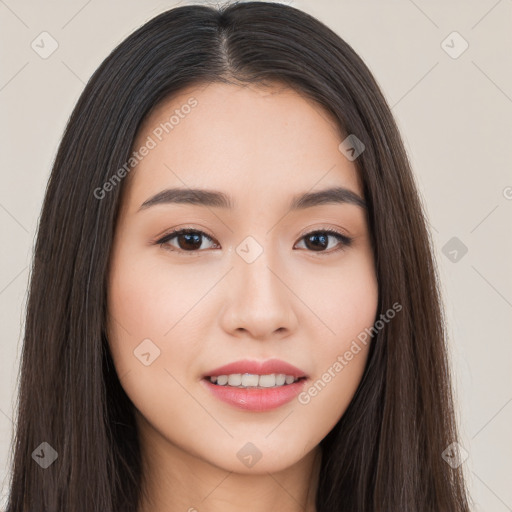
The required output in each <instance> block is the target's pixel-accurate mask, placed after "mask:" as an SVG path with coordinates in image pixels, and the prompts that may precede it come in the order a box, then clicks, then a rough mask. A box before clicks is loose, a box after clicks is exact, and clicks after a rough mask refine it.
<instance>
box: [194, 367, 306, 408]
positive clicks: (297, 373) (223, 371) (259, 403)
mask: <svg viewBox="0 0 512 512" xmlns="http://www.w3.org/2000/svg"><path fill="white" fill-rule="evenodd" d="M308 379H309V377H308V376H307V375H306V374H305V373H304V372H303V371H302V370H300V369H299V368H297V367H296V366H293V365H291V364H289V363H287V362H285V361H281V360H279V359H269V360H266V361H254V360H242V361H236V362H234V363H230V364H227V365H224V366H221V367H219V368H216V369H214V370H210V371H208V372H207V373H206V374H204V375H203V376H202V379H201V381H202V382H203V383H204V386H205V387H206V389H207V390H209V391H210V392H211V393H212V394H213V396H215V397H216V398H218V399H220V400H221V401H223V402H225V403H228V404H229V405H231V406H234V407H236V408H239V409H244V410H246V411H253V412H258V411H259V412H262V411H268V410H271V409H275V408H278V407H281V406H283V405H285V404H286V403H288V402H290V401H292V400H293V399H294V398H295V397H296V396H297V395H298V394H299V393H300V392H301V391H302V389H303V388H304V385H305V381H307V380H308Z"/></svg>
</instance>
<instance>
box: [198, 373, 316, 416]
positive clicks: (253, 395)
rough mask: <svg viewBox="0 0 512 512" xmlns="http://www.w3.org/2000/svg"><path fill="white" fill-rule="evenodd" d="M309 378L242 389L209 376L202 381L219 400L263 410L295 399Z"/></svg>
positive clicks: (252, 409)
mask: <svg viewBox="0 0 512 512" xmlns="http://www.w3.org/2000/svg"><path fill="white" fill-rule="evenodd" d="M306 380H307V379H305V378H304V379H301V380H298V381H297V382H294V383H293V384H286V385H284V386H280V387H276V388H267V389H260V388H253V389H249V388H247V389H242V388H235V387H230V386H218V385H217V384H213V383H212V382H210V380H209V379H208V378H204V379H202V380H201V383H202V384H203V385H204V386H206V387H207V389H208V390H209V391H210V392H211V393H212V394H213V395H214V396H216V397H217V398H218V399H219V400H222V401H223V402H226V403H228V404H230V405H233V406H234V407H238V408H239V409H244V410H247V411H254V412H258V411H259V412H263V411H268V410H271V409H276V408H277V407H281V406H282V405H284V404H286V403H288V402H290V401H291V400H293V399H294V398H295V397H296V396H297V395H298V394H299V393H300V392H301V391H302V389H303V388H304V386H305V383H306Z"/></svg>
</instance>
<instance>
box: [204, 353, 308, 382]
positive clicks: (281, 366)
mask: <svg viewBox="0 0 512 512" xmlns="http://www.w3.org/2000/svg"><path fill="white" fill-rule="evenodd" d="M235 373H241V374H244V373H251V374H254V375H270V374H272V373H276V374H277V373H284V374H285V375H291V376H293V377H294V378H296V379H300V378H301V377H308V376H307V375H306V373H305V372H303V371H302V370H301V369H299V368H297V367H296V366H293V365H292V364H290V363H287V362H286V361H281V360H280V359H267V360H266V361H254V360H249V359H243V360H240V361H235V362H233V363H229V364H226V365H224V366H220V367H219V368H215V369H214V370H210V371H209V372H207V373H205V374H204V375H203V378H206V377H217V376H219V375H232V374H235ZM288 386H292V384H288ZM217 387H220V386H217Z"/></svg>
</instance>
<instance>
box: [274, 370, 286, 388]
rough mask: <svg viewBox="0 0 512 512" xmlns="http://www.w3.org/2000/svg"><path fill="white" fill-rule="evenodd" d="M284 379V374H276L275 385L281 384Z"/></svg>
mask: <svg viewBox="0 0 512 512" xmlns="http://www.w3.org/2000/svg"><path fill="white" fill-rule="evenodd" d="M285 381H286V375H285V374H284V373H279V374H278V375H276V386H282V385H283V384H284V383H285Z"/></svg>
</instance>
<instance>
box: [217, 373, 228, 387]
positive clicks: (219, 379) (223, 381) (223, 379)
mask: <svg viewBox="0 0 512 512" xmlns="http://www.w3.org/2000/svg"><path fill="white" fill-rule="evenodd" d="M227 383H228V376H227V375H218V376H217V384H218V385H219V386H225V385H226V384H227Z"/></svg>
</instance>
